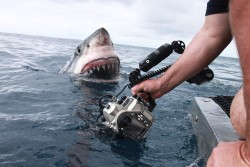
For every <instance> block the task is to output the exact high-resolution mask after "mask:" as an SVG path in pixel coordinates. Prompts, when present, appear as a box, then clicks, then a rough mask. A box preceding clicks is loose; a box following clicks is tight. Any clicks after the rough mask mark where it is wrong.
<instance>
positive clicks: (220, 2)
mask: <svg viewBox="0 0 250 167" xmlns="http://www.w3.org/2000/svg"><path fill="white" fill-rule="evenodd" d="M228 11H229V0H209V1H208V3H207V10H206V14H205V15H206V16H208V15H212V14H217V13H227V12H228Z"/></svg>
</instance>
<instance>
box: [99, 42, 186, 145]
mask: <svg viewBox="0 0 250 167" xmlns="http://www.w3.org/2000/svg"><path fill="white" fill-rule="evenodd" d="M184 49H185V44H184V43H183V42H182V41H173V42H172V44H171V45H170V44H164V45H162V46H160V47H159V48H158V49H157V50H155V51H154V52H152V53H151V54H149V55H148V56H147V58H146V59H144V60H143V61H142V62H140V63H139V69H135V70H134V71H132V72H131V73H130V74H129V81H130V83H129V84H127V85H126V86H125V87H124V88H123V90H122V91H121V92H120V93H119V94H118V95H116V96H113V95H105V96H103V97H102V98H101V99H100V100H99V106H100V110H99V111H100V116H101V115H103V117H104V120H103V122H104V124H105V125H106V126H107V127H109V128H111V129H113V130H114V131H115V132H116V133H118V134H121V135H123V136H124V137H129V138H132V139H134V140H139V139H142V138H143V137H145V135H146V132H147V131H148V129H149V128H150V127H151V126H152V124H153V115H152V113H151V112H152V111H153V109H154V107H155V106H156V103H155V101H154V99H152V98H149V99H148V102H146V101H144V100H143V99H142V98H141V97H139V96H137V95H134V96H131V97H127V96H122V97H121V98H120V99H118V98H117V97H118V96H119V95H120V94H121V93H122V92H123V91H124V89H125V88H126V87H127V86H128V87H129V88H131V87H133V86H135V85H136V84H138V83H140V82H141V81H143V80H146V79H149V78H151V77H154V76H156V75H159V74H161V73H163V72H164V71H166V70H167V69H168V68H169V66H167V67H164V68H162V69H159V70H157V71H155V72H150V73H148V74H146V75H143V76H142V75H141V74H140V70H142V71H144V72H147V71H148V70H150V69H151V68H152V67H154V66H155V65H157V64H158V63H159V62H161V61H162V60H163V59H165V58H166V57H168V56H169V55H170V54H171V53H173V51H175V52H176V53H179V54H181V53H183V51H184ZM149 97H150V96H149ZM104 98H106V99H108V100H109V101H108V102H107V101H106V104H103V103H105V102H103V101H104ZM98 118H99V117H98Z"/></svg>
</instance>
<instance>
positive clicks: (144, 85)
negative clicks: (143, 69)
mask: <svg viewBox="0 0 250 167" xmlns="http://www.w3.org/2000/svg"><path fill="white" fill-rule="evenodd" d="M131 90H132V94H134V95H135V94H138V95H139V96H141V97H142V98H143V99H147V98H148V95H147V94H150V95H151V97H152V98H153V99H157V98H159V97H161V96H162V95H164V94H165V92H163V91H162V90H163V89H162V88H161V86H160V83H159V80H158V79H149V80H146V81H143V82H141V83H139V84H137V85H135V86H134V87H133V88H132V89H131Z"/></svg>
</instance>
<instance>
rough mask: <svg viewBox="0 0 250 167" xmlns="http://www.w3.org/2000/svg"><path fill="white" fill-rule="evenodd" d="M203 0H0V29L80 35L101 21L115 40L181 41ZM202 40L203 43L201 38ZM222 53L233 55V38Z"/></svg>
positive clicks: (193, 29) (191, 30)
mask: <svg viewBox="0 0 250 167" xmlns="http://www.w3.org/2000/svg"><path fill="white" fill-rule="evenodd" d="M206 3H207V0H192V1H190V0H168V1H167V0H11V1H7V0H0V32H8V33H19V34H28V35H38V36H47V37H57V38H68V39H79V40H84V39H85V38H86V37H88V36H89V35H90V34H91V33H93V32H94V31H95V30H97V29H98V28H101V27H104V28H106V29H107V30H108V32H109V34H110V35H111V39H112V41H113V43H115V44H125V45H134V46H142V47H152V48H158V47H159V46H161V45H162V44H164V43H171V42H172V41H174V40H182V41H184V42H185V43H186V45H187V44H188V43H189V42H190V41H191V39H192V38H193V36H194V35H195V34H196V33H197V32H198V30H199V29H200V28H201V26H202V24H203V22H204V19H205V17H204V14H205V11H206ZM204 45H205V44H204ZM221 55H222V56H228V57H238V56H237V51H236V47H235V42H234V41H233V42H231V44H230V45H229V46H228V47H227V48H226V49H225V50H224V52H223V53H222V54H221Z"/></svg>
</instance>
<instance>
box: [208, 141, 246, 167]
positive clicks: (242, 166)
mask: <svg viewBox="0 0 250 167" xmlns="http://www.w3.org/2000/svg"><path fill="white" fill-rule="evenodd" d="M207 167H250V155H247V154H246V141H234V142H220V143H219V144H218V146H217V147H215V148H214V149H213V151H212V154H211V156H210V157H209V159H208V162H207Z"/></svg>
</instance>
